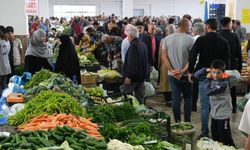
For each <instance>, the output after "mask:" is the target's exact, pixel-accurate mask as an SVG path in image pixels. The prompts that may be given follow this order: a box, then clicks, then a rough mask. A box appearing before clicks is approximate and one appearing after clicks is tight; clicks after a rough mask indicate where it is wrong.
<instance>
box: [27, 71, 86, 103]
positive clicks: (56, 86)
mask: <svg viewBox="0 0 250 150" xmlns="http://www.w3.org/2000/svg"><path fill="white" fill-rule="evenodd" d="M42 90H54V91H59V92H65V93H67V94H69V95H71V96H72V97H74V98H76V99H77V100H78V101H79V102H80V103H83V102H85V101H86V100H87V99H88V96H87V95H86V94H84V92H83V87H82V86H81V85H76V84H74V83H73V82H72V80H70V79H69V78H66V77H65V76H63V75H61V74H52V75H51V76H50V78H48V79H44V80H43V81H42V82H40V83H39V84H38V85H37V86H34V87H32V88H30V89H29V90H28V91H27V92H26V93H25V99H26V100H27V101H28V100H30V99H32V98H33V97H34V96H36V95H37V94H39V93H40V92H41V91H42Z"/></svg>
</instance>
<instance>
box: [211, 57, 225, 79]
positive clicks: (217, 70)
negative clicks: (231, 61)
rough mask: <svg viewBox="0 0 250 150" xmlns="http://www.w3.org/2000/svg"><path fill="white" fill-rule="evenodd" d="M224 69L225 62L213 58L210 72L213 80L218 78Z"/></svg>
mask: <svg viewBox="0 0 250 150" xmlns="http://www.w3.org/2000/svg"><path fill="white" fill-rule="evenodd" d="M225 69H226V64H225V63H224V62H223V61H221V60H218V59H216V60H214V61H212V63H211V74H212V77H213V79H214V80H218V79H220V78H221V77H222V74H223V73H224V71H225Z"/></svg>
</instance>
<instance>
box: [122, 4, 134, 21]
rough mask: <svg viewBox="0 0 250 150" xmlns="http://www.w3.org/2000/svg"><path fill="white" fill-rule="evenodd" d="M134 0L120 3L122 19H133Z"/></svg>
mask: <svg viewBox="0 0 250 150" xmlns="http://www.w3.org/2000/svg"><path fill="white" fill-rule="evenodd" d="M133 10H134V0H123V1H122V17H123V18H124V17H133Z"/></svg>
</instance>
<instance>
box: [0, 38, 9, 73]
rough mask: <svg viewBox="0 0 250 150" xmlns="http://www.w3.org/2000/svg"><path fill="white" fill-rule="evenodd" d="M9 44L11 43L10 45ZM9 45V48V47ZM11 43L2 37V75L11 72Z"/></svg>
mask: <svg viewBox="0 0 250 150" xmlns="http://www.w3.org/2000/svg"><path fill="white" fill-rule="evenodd" d="M8 44H9V45H8ZM8 46H9V48H8ZM9 52H10V43H9V42H6V41H5V40H1V39H0V75H1V76H2V75H8V74H10V73H11V68H10V62H9Z"/></svg>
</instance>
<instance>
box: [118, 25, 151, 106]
mask: <svg viewBox="0 0 250 150" xmlns="http://www.w3.org/2000/svg"><path fill="white" fill-rule="evenodd" d="M126 30H127V36H128V41H129V43H130V46H129V48H128V51H127V53H126V57H125V63H124V66H123V77H124V79H125V80H124V84H123V86H122V87H121V90H122V91H123V92H124V93H127V94H133V92H135V97H136V98H137V99H138V100H139V103H140V104H144V92H145V87H144V81H145V80H146V77H147V72H148V71H147V69H148V61H147V57H148V56H147V51H145V48H146V46H145V44H144V43H143V42H141V41H140V40H139V39H138V36H139V33H138V30H137V28H136V27H135V26H132V25H131V26H128V27H127V29H126Z"/></svg>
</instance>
